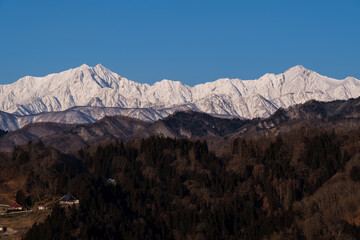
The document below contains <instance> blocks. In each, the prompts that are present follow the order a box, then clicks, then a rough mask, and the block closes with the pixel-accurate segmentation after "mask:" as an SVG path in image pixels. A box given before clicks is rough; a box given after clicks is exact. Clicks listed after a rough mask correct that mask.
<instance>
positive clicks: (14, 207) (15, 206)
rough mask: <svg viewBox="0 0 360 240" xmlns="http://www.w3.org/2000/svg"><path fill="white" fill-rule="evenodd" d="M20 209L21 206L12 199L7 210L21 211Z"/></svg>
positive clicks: (21, 208)
mask: <svg viewBox="0 0 360 240" xmlns="http://www.w3.org/2000/svg"><path fill="white" fill-rule="evenodd" d="M22 210H23V207H22V206H20V205H19V204H18V203H17V202H16V201H13V202H12V203H11V204H10V206H9V208H8V211H22Z"/></svg>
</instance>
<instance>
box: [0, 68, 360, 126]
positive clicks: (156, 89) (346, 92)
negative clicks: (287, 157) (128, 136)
mask: <svg viewBox="0 0 360 240" xmlns="http://www.w3.org/2000/svg"><path fill="white" fill-rule="evenodd" d="M359 96H360V81H359V80H358V79H355V78H353V77H347V78H345V79H343V80H336V79H333V78H329V77H325V76H322V75H320V74H318V73H316V72H313V71H311V70H308V69H306V68H304V67H303V66H295V67H293V68H290V69H288V70H287V71H285V72H284V73H282V74H278V75H275V74H265V75H264V76H262V77H260V78H259V79H255V80H240V79H229V78H221V79H218V80H216V81H214V82H207V83H204V84H199V85H196V86H193V87H190V86H187V85H184V84H182V83H181V82H178V81H170V80H162V81H160V82H156V83H155V84H153V85H149V84H141V83H137V82H133V81H130V80H128V79H126V78H124V77H121V76H119V75H118V74H116V73H114V72H112V71H110V70H109V69H107V68H105V67H104V66H102V65H100V64H98V65H96V66H95V67H89V66H88V65H86V64H84V65H81V66H80V67H78V68H74V69H70V70H67V71H64V72H61V73H55V74H50V75H47V76H45V77H30V76H26V77H24V78H21V79H19V80H18V81H16V82H14V83H12V84H8V85H0V128H2V129H4V130H8V131H12V130H16V129H18V128H21V127H23V126H25V125H27V124H29V123H34V122H58V123H94V122H95V121H97V120H99V119H101V118H103V117H104V116H113V115H123V116H129V117H133V118H138V119H140V120H145V121H152V122H154V121H157V120H159V119H162V118H164V117H166V116H168V115H170V114H172V113H174V112H176V111H184V110H185V111H187V110H193V111H197V112H204V113H207V114H211V115H214V116H221V117H237V118H246V119H252V118H257V117H261V118H264V117H268V116H270V115H271V114H273V113H274V112H275V111H276V110H277V109H279V108H287V107H289V106H292V105H295V104H299V103H304V102H306V101H308V100H318V101H333V100H346V99H349V98H356V97H359Z"/></svg>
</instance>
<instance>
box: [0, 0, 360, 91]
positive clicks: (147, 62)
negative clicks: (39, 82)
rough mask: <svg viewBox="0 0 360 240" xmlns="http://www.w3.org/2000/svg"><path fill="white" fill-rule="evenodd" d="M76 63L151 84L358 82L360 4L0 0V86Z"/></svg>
mask: <svg viewBox="0 0 360 240" xmlns="http://www.w3.org/2000/svg"><path fill="white" fill-rule="evenodd" d="M83 63H86V64H88V65H90V66H95V65H96V64H98V63H101V64H102V65H104V66H105V67H107V68H109V69H110V70H112V71H114V72H116V73H118V74H120V75H121V76H123V77H126V78H128V79H130V80H133V81H137V82H142V83H144V82H147V83H149V84H153V83H154V82H156V81H159V80H161V79H164V78H166V79H171V80H176V81H181V82H183V83H185V84H188V85H191V86H193V85H195V84H198V83H203V82H207V81H214V80H216V79H218V78H220V77H230V78H241V79H254V78H258V77H260V76H262V75H263V74H264V73H267V72H273V73H281V72H284V71H285V70H286V69H288V68H290V67H292V66H295V65H303V66H305V67H306V68H308V69H311V70H314V71H317V72H319V73H320V74H323V75H326V76H330V77H334V78H341V79H342V78H345V77H346V76H353V77H356V78H358V79H360V0H342V1H339V0H337V1H332V0H327V1H325V0H321V1H320V0H312V1H308V0H302V1H300V0H283V1H277V0H274V1H269V0H251V1H250V0H249V1H240V0H237V1H235V0H222V1H220V0H219V1H212V0H191V1H188V0H179V1H175V0H163V1H157V0H151V1H150V0H144V1H140V0H126V1H125V0H122V1H121V0H120V1H110V0H102V1H100V0H97V1H93V0H87V1H83V0H43V1H39V0H31V1H29V0H0V84H6V83H11V82H14V81H16V80H17V79H19V78H21V77H23V76H25V75H31V76H44V75H47V74H49V73H54V72H60V71H63V70H66V69H69V68H74V67H77V66H80V65H81V64H83Z"/></svg>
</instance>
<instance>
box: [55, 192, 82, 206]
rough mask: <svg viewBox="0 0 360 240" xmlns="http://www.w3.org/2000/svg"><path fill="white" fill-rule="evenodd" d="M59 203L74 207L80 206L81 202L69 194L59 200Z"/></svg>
mask: <svg viewBox="0 0 360 240" xmlns="http://www.w3.org/2000/svg"><path fill="white" fill-rule="evenodd" d="M59 203H60V204H66V205H73V204H79V200H78V199H76V198H75V197H74V196H73V195H71V194H70V193H67V194H66V195H64V196H63V197H62V198H60V199H59Z"/></svg>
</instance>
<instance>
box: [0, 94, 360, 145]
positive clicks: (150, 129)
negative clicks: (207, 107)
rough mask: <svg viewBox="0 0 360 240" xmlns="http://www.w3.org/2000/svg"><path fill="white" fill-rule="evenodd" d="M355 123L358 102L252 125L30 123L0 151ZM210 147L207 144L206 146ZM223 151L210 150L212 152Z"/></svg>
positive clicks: (183, 118) (192, 115)
mask: <svg viewBox="0 0 360 240" xmlns="http://www.w3.org/2000/svg"><path fill="white" fill-rule="evenodd" d="M359 119H360V97H359V98H357V99H349V100H347V101H344V100H337V101H333V102H318V101H315V100H311V101H308V102H306V103H305V104H298V105H294V106H291V107H289V108H287V109H283V108H281V109H279V110H277V111H276V112H275V114H273V115H271V116H270V117H268V118H265V119H262V118H256V119H252V120H244V119H243V120H241V119H238V118H233V119H229V118H217V117H214V116H211V115H209V114H206V113H200V112H195V111H191V110H189V111H186V112H175V113H172V114H170V115H169V116H167V117H165V118H163V119H159V120H158V121H156V122H149V121H142V120H139V119H134V118H131V117H126V116H118V115H115V116H104V117H103V118H102V119H100V120H98V121H96V122H94V123H91V124H87V123H85V124H84V123H83V124H77V123H73V124H64V123H49V122H38V123H31V124H28V125H26V126H25V127H23V128H21V129H19V130H16V131H12V132H9V133H6V134H5V135H3V136H1V137H0V151H10V150H11V149H13V147H14V146H16V145H23V144H26V143H27V142H29V141H32V142H37V141H39V140H40V139H41V140H42V141H43V142H44V143H45V144H47V145H49V146H53V147H55V148H57V149H59V150H61V151H65V152H72V151H76V150H78V149H80V148H81V147H85V146H88V145H90V144H94V143H100V142H104V141H113V140H121V141H127V140H134V139H139V138H146V137H149V136H154V135H155V136H163V137H170V138H188V139H205V140H211V139H218V140H219V139H222V140H221V141H223V140H224V141H226V139H233V138H236V137H241V138H247V139H253V138H257V137H263V136H268V135H269V136H276V135H277V134H283V133H286V132H290V131H292V130H293V129H301V128H304V129H312V128H318V129H328V130H331V129H342V130H346V131H348V130H354V129H355V130H356V129H359V127H360V121H359ZM310 131H311V130H310ZM65 139H66V141H65ZM221 141H220V142H221ZM211 142H212V141H209V144H210V143H211ZM215 142H219V141H214V143H215ZM223 147H224V146H220V145H216V146H213V148H214V150H216V151H217V150H219V149H220V150H221V149H222V148H223Z"/></svg>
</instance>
